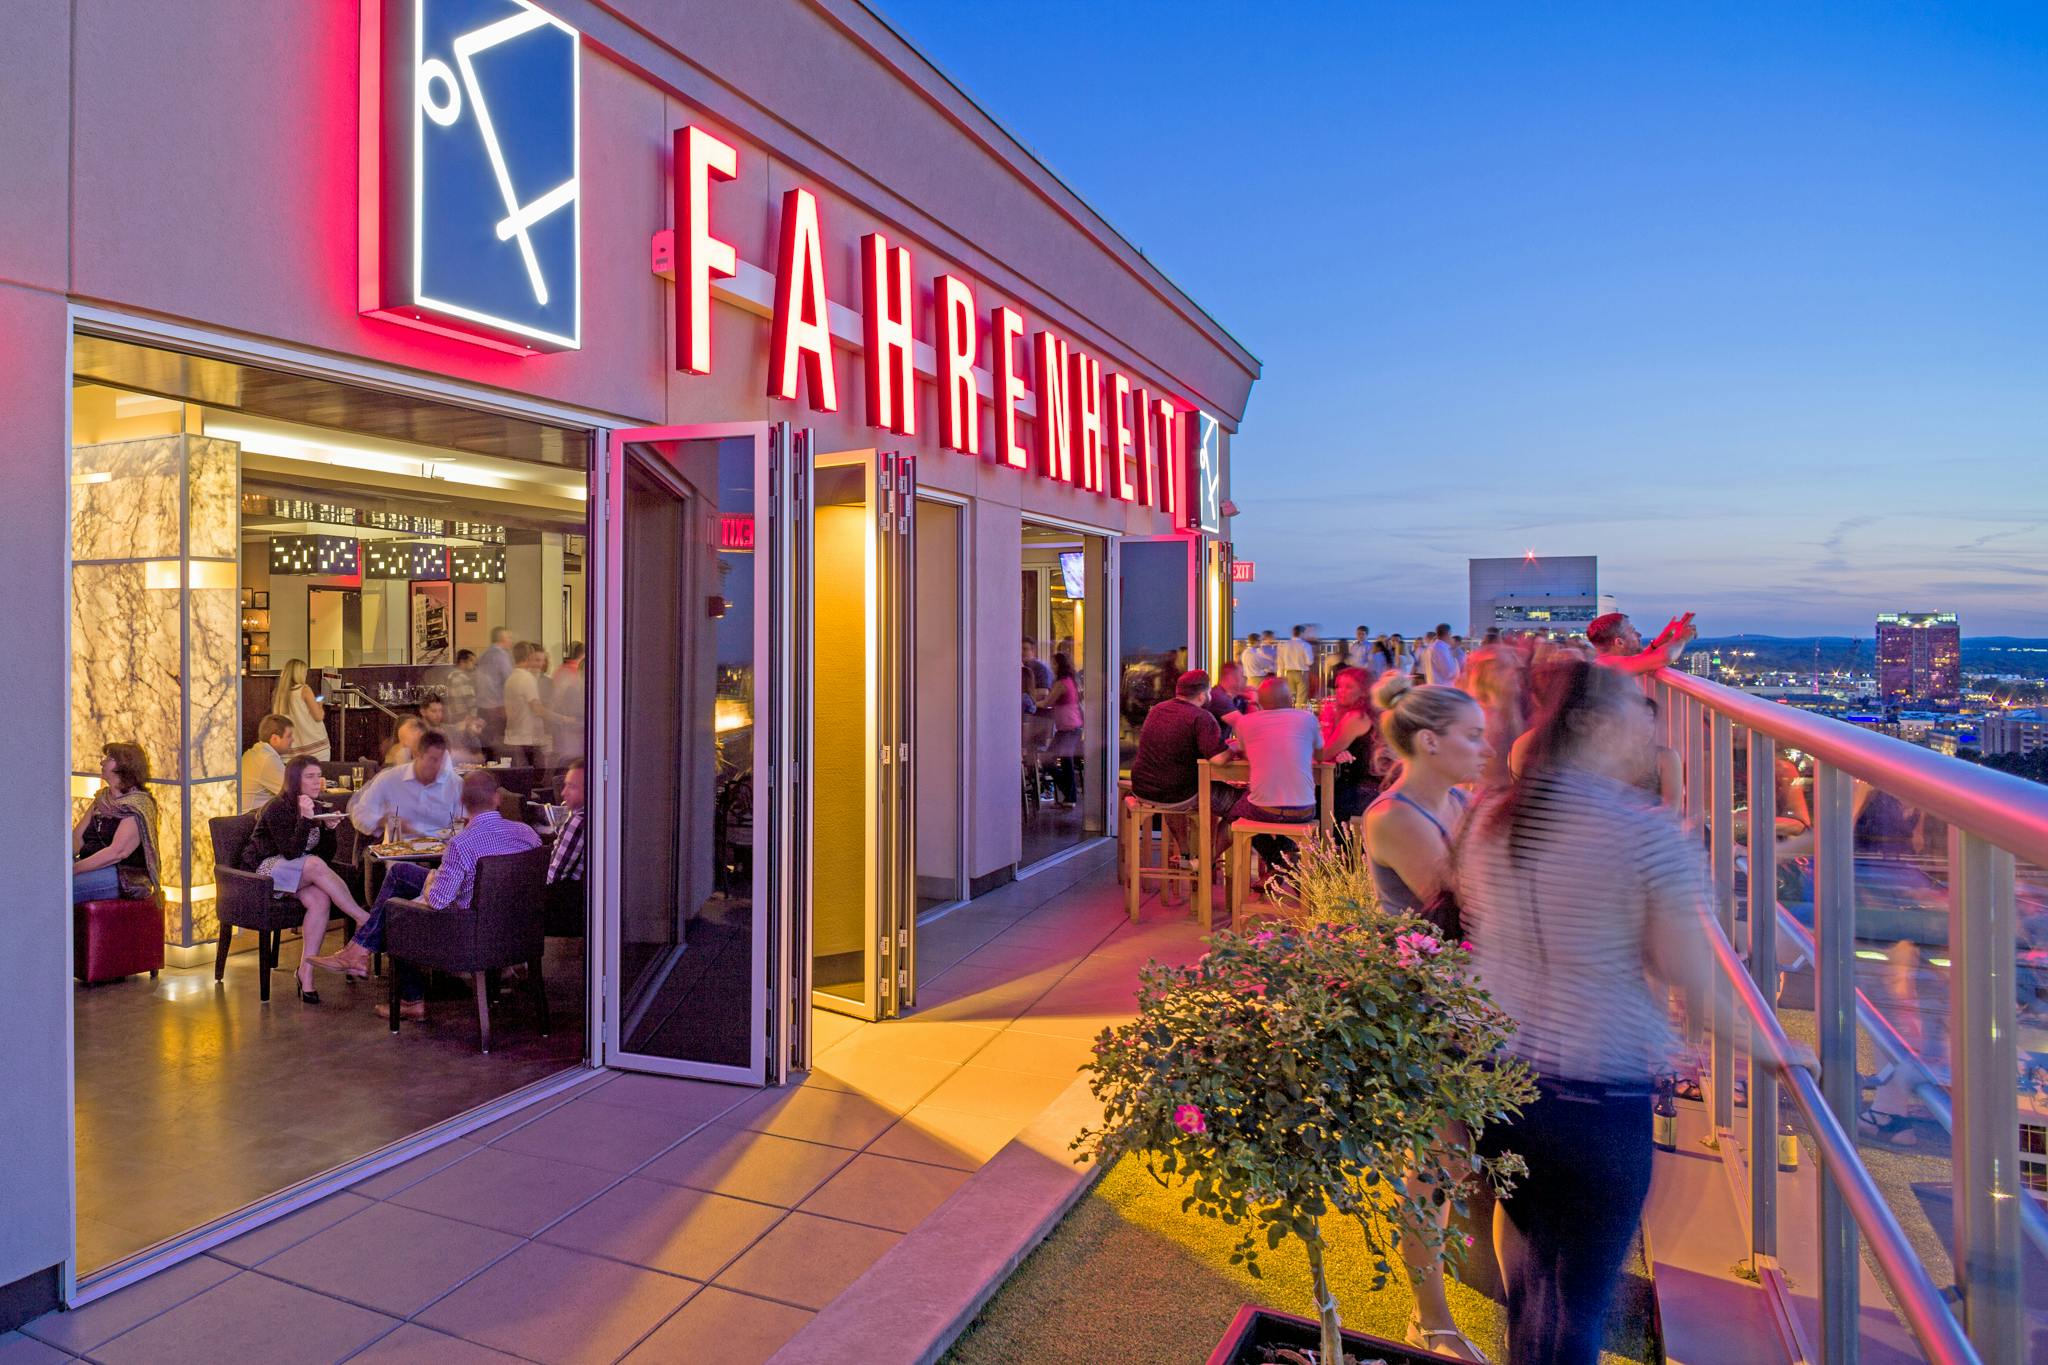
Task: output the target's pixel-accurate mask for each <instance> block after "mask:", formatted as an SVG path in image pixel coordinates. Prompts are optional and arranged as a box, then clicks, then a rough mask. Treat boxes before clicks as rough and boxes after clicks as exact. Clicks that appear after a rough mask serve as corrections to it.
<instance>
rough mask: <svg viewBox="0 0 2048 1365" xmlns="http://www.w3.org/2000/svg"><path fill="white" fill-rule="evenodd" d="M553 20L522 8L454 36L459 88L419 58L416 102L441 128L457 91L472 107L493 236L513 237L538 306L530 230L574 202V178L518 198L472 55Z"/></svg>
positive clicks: (542, 288) (540, 294)
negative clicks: (491, 197) (488, 182)
mask: <svg viewBox="0 0 2048 1365" xmlns="http://www.w3.org/2000/svg"><path fill="white" fill-rule="evenodd" d="M553 23H554V20H552V19H550V18H549V17H548V16H547V15H545V14H543V13H541V12H540V11H538V10H528V11H526V12H525V13H523V14H515V15H512V16H511V17H510V18H506V19H500V20H498V21H497V22H495V23H491V24H486V25H484V26H483V27H482V28H479V29H474V30H472V31H470V32H468V33H465V34H463V35H461V36H460V37H458V38H457V39H456V40H455V43H454V50H455V63H456V65H457V66H459V67H461V68H462V80H461V89H460V90H458V89H457V88H456V82H455V78H454V74H453V73H452V72H450V71H449V69H448V64H447V63H446V62H444V61H441V60H440V59H439V58H430V59H429V60H427V61H424V62H422V63H421V64H420V71H419V99H420V107H421V109H422V110H423V111H425V113H426V115H427V117H428V118H430V119H432V120H433V121H434V122H435V123H436V124H437V125H439V126H441V127H443V128H446V127H449V126H450V125H452V124H453V123H454V122H455V120H456V119H458V118H459V117H461V114H462V96H463V92H465V91H466V92H467V93H468V96H469V103H470V107H471V108H473V109H475V110H476V122H477V129H478V131H479V132H480V133H482V135H483V140H484V151H485V153H486V154H487V155H488V156H489V157H490V159H491V174H492V175H493V176H494V177H495V178H496V179H497V182H498V195H499V197H500V198H501V199H503V200H504V203H505V217H503V218H501V219H499V220H498V224H497V234H498V240H499V241H501V242H505V241H511V240H513V239H514V238H517V239H518V242H519V255H520V258H521V259H522V260H523V261H524V262H525V263H526V278H527V280H528V281H529V282H530V283H531V284H532V286H533V299H534V302H535V303H537V304H539V305H541V306H542V307H546V306H547V302H548V282H547V279H546V277H545V276H544V275H543V274H542V273H541V268H540V257H539V256H538V255H537V254H536V253H535V251H534V249H533V238H532V236H531V234H530V230H531V229H532V227H533V226H534V224H536V223H538V222H540V221H541V220H542V219H544V218H546V217H548V216H549V215H550V214H552V213H555V212H557V211H558V210H560V209H562V208H565V207H566V206H568V205H570V204H573V203H575V202H576V194H577V184H576V181H577V177H576V176H574V175H572V176H570V177H569V178H568V179H567V180H566V181H564V182H563V183H562V184H560V185H557V186H555V188H553V189H551V190H549V191H548V192H547V193H546V194H543V195H541V196H540V197H539V198H538V199H535V200H534V201H533V202H531V203H529V204H522V203H520V202H519V195H518V193H517V191H515V190H514V189H513V187H512V172H511V170H510V169H509V168H508V167H507V166H506V164H505V152H504V148H503V147H502V146H501V145H500V144H499V142H498V130H497V128H496V126H495V125H494V124H493V123H492V122H491V107H490V104H489V103H488V102H487V101H486V100H485V99H484V92H483V87H482V85H481V84H479V83H478V81H477V76H476V63H475V60H474V59H475V57H476V54H478V53H479V52H488V51H489V50H490V49H492V48H494V47H497V46H499V45H500V44H502V43H508V42H511V41H512V40H513V39H515V38H518V37H520V36H521V35H523V34H527V33H531V32H532V31H533V30H534V29H537V28H541V27H544V26H547V25H550V24H553ZM437 83H438V84H439V85H440V86H441V88H442V89H443V90H444V91H445V92H446V93H445V98H443V99H441V100H438V101H437V100H436V99H435V98H434V88H435V85H436V84H437Z"/></svg>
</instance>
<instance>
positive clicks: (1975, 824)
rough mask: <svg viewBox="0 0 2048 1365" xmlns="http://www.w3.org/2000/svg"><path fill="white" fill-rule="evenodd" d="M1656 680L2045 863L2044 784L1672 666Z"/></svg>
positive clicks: (2047, 808) (2047, 811)
mask: <svg viewBox="0 0 2048 1365" xmlns="http://www.w3.org/2000/svg"><path fill="white" fill-rule="evenodd" d="M1656 677H1657V681H1659V682H1661V683H1664V684H1665V685H1666V686H1668V687H1670V688H1671V689H1672V690H1673V691H1674V692H1679V693H1683V694H1684V695H1686V696H1688V697H1692V698H1694V699H1695V700H1697V701H1699V702H1701V703H1703V704H1705V705H1707V706H1710V707H1712V708H1713V709H1714V710H1716V711H1718V712H1720V713H1721V714H1722V715H1725V716H1727V717H1728V718H1729V719H1730V720H1732V721H1734V722H1735V724H1737V725H1741V726H1744V727H1746V728H1748V729H1751V730H1755V731H1757V732H1758V733H1760V734H1766V735H1769V736H1770V737H1771V738H1772V739H1774V740H1776V741H1778V742H1779V743H1780V744H1789V745H1791V746H1793V747H1794V748H1797V749H1801V750H1803V751H1805V752H1806V753H1809V754H1812V755H1813V756H1814V757H1815V758H1817V759H1819V760H1820V761H1821V762H1823V763H1828V764H1831V765H1833V766H1834V767H1837V768H1840V769H1841V770H1842V771H1844V772H1846V773H1848V774H1849V775H1850V776H1852V777H1858V778H1861V779H1862V780H1863V781H1865V782H1868V783H1870V784H1871V785H1872V786H1874V787H1878V788H1881V789H1882V790H1884V791H1887V792H1890V793H1891V794H1892V795H1894V796H1897V797H1899V798H1900V799H1902V800H1904V801H1905V802H1906V803H1907V804H1908V805H1910V806H1914V807H1917V808H1918V809H1920V810H1925V811H1931V812H1933V813H1934V814H1936V815H1938V816H1940V817H1941V818H1942V819H1944V820H1946V821H1948V822H1949V823H1950V824H1952V825H1961V826H1964V827H1965V828H1967V829H1969V830H1971V831H1972V832H1973V833H1976V834H1978V835H1981V836H1982V837H1983V838H1985V839H1987V840H1989V841H1990V842H1991V843H1993V844H1996V845H1997V846H1998V847H2000V848H2002V849H2005V850H2006V851H2007V852H2009V853H2011V854H2013V855H2014V856H2016V857H2019V858H2022V859H2024V860H2026V861H2027V862H2030V863H2039V864H2044V865H2048V787H2043V786H2042V785H2041V784H2039V783H2037V782H2029V781H2027V780H2026V779H2025V778H2020V777H2014V776H2013V775H2012V774H2010V773H2002V772H1999V771H1998V770H1997V769H1995V768H1984V767H1979V766H1978V765H1977V764H1974V763H1966V762H1964V761H1963V760H1962V759H1959V758H1951V757H1949V756H1948V755H1946V754H1937V753H1935V752H1934V751H1933V750H1931V749H1923V748H1921V747H1920V746H1919V745H1917V744H1908V743H1907V742H1906V741H1904V740H1902V739H1893V738H1892V737H1891V736H1889V735H1879V734H1873V733H1871V732H1870V731H1868V730H1864V729H1861V728H1859V727H1857V726H1854V725H1851V724H1849V723H1848V722H1846V721H1840V720H1836V719H1834V718H1833V717H1832V716H1818V715H1815V714H1813V713H1812V712H1810V711H1801V710H1799V709H1797V708H1795V707H1791V706H1781V705H1779V704H1778V703H1776V702H1771V701H1765V700H1763V699H1761V698H1758V697H1753V696H1751V695H1750V694H1749V693H1747V692H1738V691H1736V690H1735V689H1734V688H1732V687H1724V686H1722V685H1721V684H1720V683H1715V682H1709V681H1707V680H1706V679H1705V678H1696V677H1694V676H1693V675H1692V674H1690V673H1682V672H1680V671H1679V670H1677V669H1675V668H1666V669H1663V670H1661V671H1660V672H1658V674H1657V675H1656Z"/></svg>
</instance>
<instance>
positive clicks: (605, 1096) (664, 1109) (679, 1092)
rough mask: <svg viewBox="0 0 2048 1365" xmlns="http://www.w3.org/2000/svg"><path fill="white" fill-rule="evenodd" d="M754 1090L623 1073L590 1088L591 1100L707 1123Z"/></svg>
mask: <svg viewBox="0 0 2048 1365" xmlns="http://www.w3.org/2000/svg"><path fill="white" fill-rule="evenodd" d="M755 1093H756V1092H755V1091H754V1089H753V1088H752V1087H749V1086H743V1085H717V1084H714V1083H713V1082H711V1081H686V1080H683V1079H681V1078H679V1077H675V1076H649V1075H644V1074H639V1073H626V1074H622V1075H619V1076H615V1077H613V1078H612V1081H611V1083H610V1084H608V1085H605V1086H602V1087H600V1088H599V1089H597V1090H594V1091H592V1092H591V1093H590V1094H589V1095H588V1096H586V1097H585V1098H587V1099H588V1100H589V1101H590V1102H591V1103H593V1104H616V1105H624V1106H626V1107H627V1108H631V1109H650V1110H653V1111H654V1112H655V1113H657V1114H666V1115H668V1116H669V1117H670V1118H672V1119H676V1120H679V1121H681V1122H682V1123H684V1124H685V1125H695V1124H698V1123H709V1122H710V1121H711V1120H712V1119H715V1118H717V1117H718V1116H719V1115H721V1114H723V1113H725V1112H726V1111H727V1110H728V1109H731V1108H732V1107H733V1106H734V1105H736V1104H739V1103H741V1102H742V1101H744V1100H746V1099H748V1098H750V1097H752V1096H753V1095H754V1094H755Z"/></svg>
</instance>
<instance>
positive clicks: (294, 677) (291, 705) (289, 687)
mask: <svg viewBox="0 0 2048 1365" xmlns="http://www.w3.org/2000/svg"><path fill="white" fill-rule="evenodd" d="M270 709H271V711H272V712H274V713H275V714H277V715H280V716H283V717H284V718H285V719H286V720H288V721H290V722H291V723H292V747H291V748H289V749H287V750H286V751H285V757H286V758H313V759H318V760H319V761H320V762H322V763H325V762H326V761H327V760H328V757H329V749H328V744H327V708H326V707H325V706H322V705H321V704H320V699H319V698H318V697H316V696H314V695H313V687H312V684H311V683H309V682H308V681H307V673H306V661H305V660H304V659H287V660H285V664H284V668H283V669H281V670H280V671H279V672H278V675H277V691H276V692H274V693H272V694H271V698H270Z"/></svg>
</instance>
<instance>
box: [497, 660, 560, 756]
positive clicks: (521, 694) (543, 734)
mask: <svg viewBox="0 0 2048 1365" xmlns="http://www.w3.org/2000/svg"><path fill="white" fill-rule="evenodd" d="M547 661H548V656H547V655H546V653H544V652H543V651H542V650H541V648H540V646H539V645H536V644H532V643H530V642H526V641H521V642H520V643H519V644H516V645H514V646H512V672H511V673H510V674H508V675H507V676H506V678H505V743H504V745H503V746H502V747H503V748H504V750H505V752H506V753H507V754H508V755H510V757H511V759H512V763H513V766H514V767H520V768H537V767H539V766H540V765H541V763H542V761H543V759H544V757H545V751H546V749H547V747H548V737H549V730H548V723H549V722H550V721H551V720H553V719H554V715H555V713H554V712H553V711H551V710H549V709H548V706H547V703H546V702H545V701H544V700H543V699H542V697H541V686H540V682H541V680H540V671H541V669H542V668H544V667H546V666H547Z"/></svg>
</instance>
